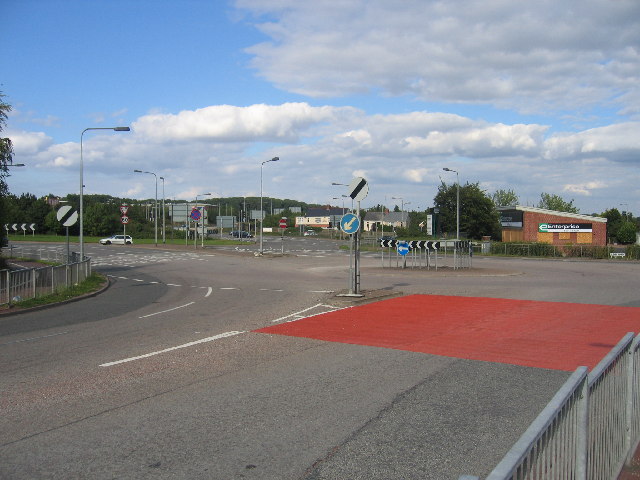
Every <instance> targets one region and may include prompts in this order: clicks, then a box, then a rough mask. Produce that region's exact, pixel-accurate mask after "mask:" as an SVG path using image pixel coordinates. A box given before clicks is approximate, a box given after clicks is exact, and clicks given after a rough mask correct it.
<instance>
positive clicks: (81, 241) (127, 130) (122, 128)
mask: <svg viewBox="0 0 640 480" xmlns="http://www.w3.org/2000/svg"><path fill="white" fill-rule="evenodd" d="M89 130H113V131H114V132H129V131H131V129H130V128H129V127H89V128H85V129H84V130H83V131H82V133H81V134H80V261H84V236H83V217H84V215H83V213H84V210H83V195H84V159H83V155H82V140H83V137H84V132H87V131H89Z"/></svg>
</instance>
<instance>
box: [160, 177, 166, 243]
mask: <svg viewBox="0 0 640 480" xmlns="http://www.w3.org/2000/svg"><path fill="white" fill-rule="evenodd" d="M160 180H162V243H167V235H166V230H165V223H164V217H165V216H166V215H165V211H164V177H160Z"/></svg>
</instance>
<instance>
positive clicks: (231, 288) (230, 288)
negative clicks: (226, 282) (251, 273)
mask: <svg viewBox="0 0 640 480" xmlns="http://www.w3.org/2000/svg"><path fill="white" fill-rule="evenodd" d="M220 290H238V289H237V288H236V287H220Z"/></svg>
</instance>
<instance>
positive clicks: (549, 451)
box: [459, 333, 640, 480]
mask: <svg viewBox="0 0 640 480" xmlns="http://www.w3.org/2000/svg"><path fill="white" fill-rule="evenodd" d="M639 342H640V336H638V337H636V338H634V334H633V333H628V334H627V335H625V337H624V338H623V339H622V340H620V342H619V343H618V344H617V345H616V346H615V347H614V348H613V349H612V350H611V351H610V352H609V354H608V355H607V356H606V357H605V358H603V359H602V361H601V362H600V363H599V364H598V365H597V366H596V367H595V368H594V369H593V371H592V372H591V373H587V368H586V367H578V369H576V371H575V372H573V374H572V375H571V376H570V377H569V379H568V380H567V381H566V382H565V384H564V385H563V386H562V388H561V389H560V390H559V391H558V392H557V393H556V395H555V396H554V397H553V399H552V400H551V401H550V402H549V404H548V405H547V406H546V407H545V408H544V410H543V411H542V412H541V413H540V415H539V416H538V418H536V420H534V422H533V423H532V424H531V426H530V427H529V428H528V429H527V431H526V432H525V433H524V434H523V435H522V436H521V437H520V439H519V440H518V441H517V442H516V444H515V445H514V446H513V447H512V448H511V450H509V452H507V454H506V455H505V456H504V458H503V459H502V460H501V461H500V463H498V465H497V466H496V468H495V469H494V470H493V471H492V472H491V473H490V474H489V476H488V477H486V480H507V479H508V480H534V479H535V480H552V479H553V480H556V479H558V480H565V479H566V480H569V479H571V480H573V479H575V480H615V479H616V478H617V476H618V475H619V473H620V471H621V470H622V468H623V466H624V464H625V462H627V463H628V462H630V461H631V458H632V456H633V453H634V452H635V449H636V448H637V446H638V442H639V441H640V381H639V380H638V374H639V373H640V354H639V347H638V345H639ZM463 479H464V480H479V477H476V476H469V475H465V476H461V477H459V480H463Z"/></svg>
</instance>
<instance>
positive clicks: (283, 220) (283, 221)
mask: <svg viewBox="0 0 640 480" xmlns="http://www.w3.org/2000/svg"><path fill="white" fill-rule="evenodd" d="M280 228H287V219H286V217H282V218H281V219H280Z"/></svg>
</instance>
